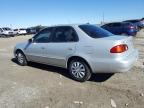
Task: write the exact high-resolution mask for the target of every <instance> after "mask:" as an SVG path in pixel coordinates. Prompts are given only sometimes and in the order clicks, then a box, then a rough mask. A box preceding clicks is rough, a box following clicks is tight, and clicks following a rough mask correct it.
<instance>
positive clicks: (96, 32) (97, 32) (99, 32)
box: [79, 25, 114, 38]
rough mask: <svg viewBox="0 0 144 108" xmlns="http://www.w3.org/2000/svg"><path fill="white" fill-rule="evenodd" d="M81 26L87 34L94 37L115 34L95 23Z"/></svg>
mask: <svg viewBox="0 0 144 108" xmlns="http://www.w3.org/2000/svg"><path fill="white" fill-rule="evenodd" d="M79 28H81V29H82V30H83V31H84V32H85V33H86V34H87V35H89V36H90V37H92V38H103V37H109V36H113V35H114V34H112V33H110V32H108V31H107V30H105V29H102V28H100V27H97V26H94V25H80V26H79Z"/></svg>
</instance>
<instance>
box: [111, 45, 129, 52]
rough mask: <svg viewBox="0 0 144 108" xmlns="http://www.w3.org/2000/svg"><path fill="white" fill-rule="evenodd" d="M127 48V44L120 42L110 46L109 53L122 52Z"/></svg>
mask: <svg viewBox="0 0 144 108" xmlns="http://www.w3.org/2000/svg"><path fill="white" fill-rule="evenodd" d="M127 50H128V46H127V45H126V44H121V45H117V46H114V47H113V48H111V50H110V53H122V52H125V51H127Z"/></svg>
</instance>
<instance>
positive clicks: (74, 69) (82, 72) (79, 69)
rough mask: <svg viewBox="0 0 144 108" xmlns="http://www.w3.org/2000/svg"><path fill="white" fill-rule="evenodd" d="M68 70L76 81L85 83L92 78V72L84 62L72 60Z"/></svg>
mask: <svg viewBox="0 0 144 108" xmlns="http://www.w3.org/2000/svg"><path fill="white" fill-rule="evenodd" d="M68 69H69V72H70V75H71V76H72V78H73V79H74V80H76V81H79V82H85V81H87V80H89V79H90V77H91V70H90V68H89V66H88V65H87V63H85V61H83V60H72V61H71V62H70V64H69V68H68Z"/></svg>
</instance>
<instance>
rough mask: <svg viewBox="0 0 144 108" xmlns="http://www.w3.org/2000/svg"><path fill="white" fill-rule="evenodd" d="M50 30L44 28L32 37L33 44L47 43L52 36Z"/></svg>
mask: <svg viewBox="0 0 144 108" xmlns="http://www.w3.org/2000/svg"><path fill="white" fill-rule="evenodd" d="M52 30H53V29H52V28H46V29H44V30H42V31H41V32H40V33H38V34H37V35H36V36H35V37H34V42H35V43H48V42H49V41H50V36H51V34H52Z"/></svg>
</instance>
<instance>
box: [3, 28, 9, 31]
mask: <svg viewBox="0 0 144 108" xmlns="http://www.w3.org/2000/svg"><path fill="white" fill-rule="evenodd" d="M3 30H5V31H8V30H11V29H10V28H3Z"/></svg>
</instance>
